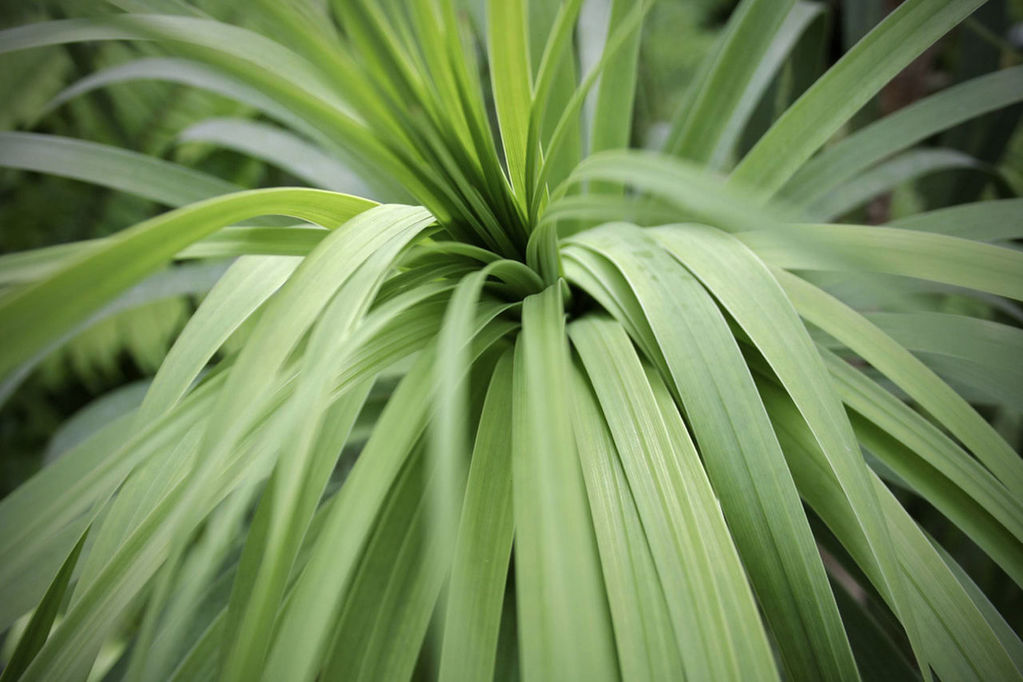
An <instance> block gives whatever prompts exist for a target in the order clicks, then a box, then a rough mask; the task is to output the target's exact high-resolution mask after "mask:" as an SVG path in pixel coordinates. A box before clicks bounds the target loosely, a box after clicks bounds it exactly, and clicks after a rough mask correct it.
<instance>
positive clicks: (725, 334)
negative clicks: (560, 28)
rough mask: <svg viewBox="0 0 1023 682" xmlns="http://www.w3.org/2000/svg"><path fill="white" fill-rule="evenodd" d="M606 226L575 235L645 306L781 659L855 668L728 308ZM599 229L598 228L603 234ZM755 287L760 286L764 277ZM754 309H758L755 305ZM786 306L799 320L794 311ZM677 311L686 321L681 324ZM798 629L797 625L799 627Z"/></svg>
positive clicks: (817, 671)
mask: <svg viewBox="0 0 1023 682" xmlns="http://www.w3.org/2000/svg"><path fill="white" fill-rule="evenodd" d="M611 229H612V228H611V227H605V228H602V229H599V230H594V231H590V232H589V233H583V234H581V235H577V236H576V238H575V240H577V241H578V242H579V243H581V244H583V245H586V246H587V247H588V248H591V249H594V250H595V251H596V250H598V249H599V253H602V254H604V257H606V258H609V259H610V260H611V261H612V262H613V263H615V265H616V267H617V268H618V269H619V270H620V271H621V273H622V276H623V277H624V278H625V280H626V281H627V282H628V283H629V286H630V287H631V288H632V290H633V292H634V295H635V297H636V303H637V304H638V309H637V310H636V311H635V313H633V315H634V316H636V315H642V316H644V317H645V318H646V320H647V321H648V322H649V324H650V327H651V331H652V335H653V338H652V339H650V340H649V341H647V344H648V345H649V346H651V347H655V348H657V351H656V352H657V353H658V354H660V353H663V357H664V363H665V365H666V367H667V370H668V371H669V372H670V376H671V377H672V379H673V385H674V387H675V390H676V391H677V395H678V396H679V397H680V398H681V401H682V405H683V407H684V408H685V410H686V413H687V416H688V417H689V418H690V420H691V423H692V425H693V431H694V437H695V438H696V441H697V443H698V444H699V445H700V449H701V452H703V454H704V459H705V463H706V467H707V473H708V474H709V475H710V480H711V482H712V483H713V484H714V487H715V490H716V492H717V494H718V495H719V496H720V498H721V504H722V509H723V510H724V513H725V518H726V519H728V520H729V521H730V523H731V526H732V529H733V533H734V535H735V539H736V544H737V546H738V548H739V551H740V553H741V555H742V557H743V561H744V564H745V565H746V567H747V570H748V571H749V573H750V578H751V581H752V583H753V587H754V589H755V591H756V593H757V596H758V598H759V600H760V601H761V603H762V604H763V605H764V609H765V616H766V618H767V621H768V623H769V624H770V626H771V628H772V630H773V631H774V632H775V633H776V637H777V638H778V641H779V646H780V647H781V653H782V660H783V661H784V663H785V665H786V669H787V670H788V671H790V674H792V675H795V676H797V677H800V678H805V679H812V678H814V677H818V678H819V677H820V676H822V675H823V676H826V677H832V676H838V677H842V676H846V677H850V678H853V679H855V677H856V673H855V666H854V664H853V661H852V655H851V652H850V651H849V649H848V644H847V643H846V642H845V640H844V635H843V634H842V631H841V625H840V621H839V618H838V611H837V608H836V607H835V606H834V601H833V597H832V596H831V594H830V589H829V587H828V584H827V578H826V576H825V573H824V568H823V566H822V565H821V563H820V559H819V557H818V556H817V553H816V551H815V549H814V543H813V538H812V535H811V533H810V528H809V525H808V524H807V522H806V519H805V516H804V515H803V512H802V509H801V508H800V506H799V503H798V494H797V492H796V489H795V487H794V485H793V484H792V481H791V478H789V475H788V473H787V472H786V471H785V467H784V464H783V461H784V460H783V457H782V453H781V451H780V450H779V448H778V445H777V441H776V440H775V437H774V434H773V433H772V432H771V428H770V423H769V421H768V420H767V415H766V413H765V412H764V410H763V407H762V406H761V405H760V402H759V399H758V396H757V394H756V389H755V387H754V385H753V380H752V377H751V376H750V374H749V370H748V369H747V368H746V366H745V362H744V361H743V359H742V356H741V353H740V351H739V348H738V345H737V343H736V342H735V339H734V338H733V337H732V334H731V332H730V331H729V330H728V326H727V324H726V322H725V320H724V318H723V317H722V315H721V313H720V312H719V311H718V309H717V307H716V306H715V305H714V303H713V301H712V299H711V298H710V296H709V295H708V294H707V292H706V291H704V289H703V287H701V286H700V284H699V283H698V282H697V281H696V279H694V278H693V277H692V276H691V275H689V274H688V273H687V272H686V271H685V270H684V269H682V267H681V266H680V265H679V264H678V263H675V262H673V259H672V258H671V256H669V255H668V254H667V253H664V252H663V250H661V249H660V247H659V246H658V244H657V243H656V242H654V241H653V240H652V239H651V238H650V237H648V236H646V235H644V234H643V233H642V232H640V231H639V230H638V229H637V228H634V227H633V228H627V226H614V229H615V231H614V232H611ZM707 229H708V230H709V229H710V228H707ZM675 231H676V230H674V229H672V228H660V230H659V232H658V237H660V238H661V241H662V243H665V244H667V245H669V248H670V250H671V252H672V253H674V254H676V255H677V254H678V253H679V252H680V251H682V250H684V249H683V248H681V247H679V246H678V245H677V242H676V241H674V240H672V239H670V238H669V237H670V236H672V235H673V233H674V232H675ZM602 233H603V238H601V236H598V235H601V234H602ZM611 235H614V236H613V237H612V236H611ZM723 238H727V236H726V235H725V236H724V237H723ZM695 258H697V256H694V259H695ZM684 262H686V263H689V260H688V259H686V261H684ZM748 265H749V264H748V263H744V265H743V267H741V268H733V267H724V268H722V267H721V266H720V265H719V264H717V263H713V264H712V266H711V267H712V268H714V269H719V272H721V273H725V272H727V273H732V272H733V270H737V271H739V272H742V271H743V270H745V269H748ZM691 267H692V266H691ZM761 267H762V266H761ZM693 270H694V271H695V272H697V274H698V275H699V276H700V277H701V278H704V277H705V276H707V275H706V273H705V269H703V268H701V269H699V270H698V269H697V268H695V267H694V268H693ZM651 272H658V273H659V275H658V278H657V279H656V280H655V279H653V278H652V277H650V276H649V275H648V274H645V273H651ZM754 272H755V271H754ZM730 276H733V277H734V275H730ZM750 276H751V277H752V275H750ZM662 280H663V283H662ZM719 280H720V276H718V277H714V279H713V284H714V285H716V286H711V285H708V288H710V289H711V291H712V292H713V293H715V294H718V295H719V296H720V295H721V294H720V293H719V292H718V288H720V284H719ZM704 282H705V283H706V279H705V280H704ZM736 287H737V289H736V290H737V291H739V290H741V291H742V292H744V293H743V297H744V298H745V297H746V296H747V295H748V292H746V287H742V288H741V289H740V287H739V285H738V284H736ZM750 288H752V289H754V290H761V289H763V286H762V282H757V286H755V287H750ZM669 292H671V293H669ZM723 293H724V294H728V298H727V300H726V308H729V310H730V312H732V313H733V315H734V314H736V312H735V310H733V309H732V306H733V305H734V296H732V295H731V292H730V291H725V292H723ZM669 301H677V303H674V304H673V303H669ZM764 304H765V303H764V301H761V302H759V305H764ZM683 310H684V313H683ZM756 314H757V315H760V314H762V313H760V310H759V308H757V313H756ZM790 316H791V318H792V319H793V320H795V315H794V314H791V313H790ZM771 317H772V319H773V318H774V317H777V315H772V316H771ZM680 319H685V320H686V322H685V323H683V324H680V323H679V321H678V320H680ZM743 320H744V321H745V323H746V324H750V325H752V324H754V323H758V324H763V323H762V322H757V320H756V319H755V318H754V317H747V316H743ZM795 321H796V323H797V324H798V320H795ZM633 324H635V323H633ZM761 335H762V334H761ZM804 335H805V332H804ZM796 338H798V337H796ZM806 343H807V344H809V339H808V338H807V339H806ZM649 352H650V351H648V353H649ZM710 368H714V370H713V371H712V370H711V369H710ZM800 379H802V380H804V381H805V380H806V379H805V377H800ZM726 396H727V397H726ZM835 402H836V405H837V401H835ZM847 428H848V427H847ZM850 437H851V433H850ZM850 439H851V438H850ZM832 447H834V446H833V445H832ZM839 452H841V451H840V450H839ZM848 475H849V474H848V473H847V474H846V476H848ZM768 482H769V483H768ZM754 500H755V504H752V503H751V502H753V501H754ZM765 536H767V537H771V538H772V540H771V542H770V543H769V545H770V546H771V547H772V548H774V549H773V550H771V551H765V543H764V542H763V538H764V537H765ZM807 588H809V589H811V590H813V594H814V597H813V598H812V599H810V600H809V601H808V602H804V601H803V600H802V598H801V596H800V595H801V594H805V591H806V590H807ZM796 632H798V633H801V634H800V635H798V636H796V635H794V634H793V633H796ZM782 633H789V634H782ZM843 649H844V651H843ZM822 671H829V672H827V673H824V672H822Z"/></svg>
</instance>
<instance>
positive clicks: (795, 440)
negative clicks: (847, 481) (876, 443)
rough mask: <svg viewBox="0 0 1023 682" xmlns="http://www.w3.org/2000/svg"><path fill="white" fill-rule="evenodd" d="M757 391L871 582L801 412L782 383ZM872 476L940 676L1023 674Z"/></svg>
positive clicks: (807, 486)
mask: <svg viewBox="0 0 1023 682" xmlns="http://www.w3.org/2000/svg"><path fill="white" fill-rule="evenodd" d="M760 389H761V391H762V393H763V394H764V404H765V405H767V407H768V410H769V412H770V413H771V419H772V421H773V422H774V425H775V430H776V432H777V433H778V437H779V439H780V440H781V442H782V449H783V451H784V452H785V457H786V459H787V460H788V462H789V466H790V468H791V470H792V473H793V476H794V477H795V479H796V485H797V486H798V487H799V490H800V493H801V494H802V495H803V496H804V498H805V499H806V501H807V503H808V504H809V505H810V506H811V507H813V509H814V511H815V512H817V514H818V515H820V517H821V519H822V520H823V521H824V522H825V523H827V524H828V526H829V527H830V528H831V530H832V531H833V532H835V533H836V535H839V536H844V541H843V545H844V546H845V548H846V549H847V550H848V551H849V553H850V554H851V555H852V556H853V557H854V559H855V560H856V563H857V564H858V565H859V566H860V568H861V569H863V571H864V572H866V573H867V575H868V576H869V577H870V579H871V582H873V583H874V585H879V583H878V576H877V575H876V569H875V565H874V564H873V562H872V560H871V559H869V558H868V557H867V556H866V554H865V551H866V548H865V547H864V546H863V545H862V544H861V543H860V542H859V541H857V540H856V539H855V538H853V537H852V536H851V535H848V534H845V533H844V532H843V529H845V528H847V527H848V525H849V524H850V523H852V522H853V521H852V519H851V518H850V513H851V510H850V509H849V508H848V507H847V506H846V504H845V502H844V500H843V499H842V496H841V494H840V493H839V492H838V488H837V487H836V483H835V480H834V478H833V477H832V476H831V475H830V474H829V473H828V472H827V471H826V470H825V469H823V468H822V467H821V466H820V464H819V462H820V459H819V453H818V454H815V453H814V450H815V449H817V445H816V444H815V443H814V440H813V437H812V435H811V434H810V432H809V430H808V429H807V428H806V425H805V423H804V422H803V420H802V418H801V417H800V416H799V414H798V412H797V411H796V409H795V407H794V406H793V405H792V403H791V401H789V400H788V398H787V397H786V396H785V395H784V393H783V392H782V391H781V390H780V389H778V388H776V387H774V386H771V385H769V384H768V383H766V382H765V383H763V384H760ZM870 476H871V479H872V484H873V487H874V490H875V491H876V494H877V496H878V500H879V502H880V503H881V505H882V509H881V510H882V511H883V513H884V516H885V518H886V519H887V520H888V523H889V524H890V525H891V529H892V530H891V532H892V534H893V536H894V540H895V542H896V546H897V547H898V548H899V560H900V564H901V566H902V570H903V573H904V576H905V579H906V582H907V584H908V586H909V587H910V592H909V594H910V597H911V599H912V607H913V609H914V610H915V611H916V612H917V613H918V614H919V617H918V619H917V622H918V624H919V626H920V628H921V629H922V632H923V634H924V637H923V638H922V640H921V643H922V645H923V647H924V655H925V658H926V660H927V662H928V663H929V664H930V665H931V666H933V668H934V671H935V673H937V675H938V677H940V678H941V679H962V680H978V681H979V680H990V679H1007V680H1008V679H1012V680H1019V679H1021V678H1023V675H1021V674H1020V672H1019V671H1018V670H1017V669H1016V668H1015V666H1014V665H1013V663H1012V660H1011V659H1010V658H1009V656H1008V655H1007V653H1006V651H1005V649H1004V648H1003V646H1002V644H1001V642H1000V641H999V639H998V636H997V635H996V634H995V633H994V632H993V631H992V629H991V626H990V625H989V624H988V622H987V621H986V619H985V618H984V616H983V614H982V613H981V611H980V610H979V608H978V606H977V605H976V604H975V603H974V602H973V601H972V600H971V599H970V597H969V594H968V593H967V592H966V591H965V590H964V588H963V587H962V585H961V584H960V583H959V582H958V580H957V579H956V578H955V576H954V575H953V573H952V572H951V571H950V570H949V569H948V567H947V566H946V565H945V563H944V562H943V561H942V559H941V557H940V556H939V555H938V553H937V552H936V551H935V549H934V548H933V547H932V546H931V544H930V542H928V540H927V538H926V537H925V536H924V534H923V533H922V532H921V530H920V529H919V527H918V526H917V525H916V522H915V521H913V519H912V518H911V517H910V516H909V514H907V513H906V511H905V510H904V509H903V508H902V506H901V505H900V504H899V502H898V500H896V499H895V497H894V495H892V493H891V492H889V491H888V489H887V488H886V487H885V486H884V484H883V483H882V482H881V481H880V479H878V478H877V476H876V475H874V474H873V473H871V474H870ZM879 589H880V592H881V596H882V598H884V599H885V601H887V602H888V604H889V606H893V603H892V598H891V595H890V593H888V592H887V591H886V590H885V589H883V588H882V587H879Z"/></svg>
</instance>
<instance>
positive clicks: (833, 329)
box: [775, 270, 1023, 490]
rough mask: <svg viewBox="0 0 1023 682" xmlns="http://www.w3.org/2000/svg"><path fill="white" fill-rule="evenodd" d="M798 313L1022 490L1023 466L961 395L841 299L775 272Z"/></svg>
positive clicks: (1007, 483) (1009, 485) (1012, 486)
mask: <svg viewBox="0 0 1023 682" xmlns="http://www.w3.org/2000/svg"><path fill="white" fill-rule="evenodd" d="M775 276H776V277H777V278H778V281H779V282H780V283H781V284H782V286H784V287H785V292H786V293H787V294H788V296H789V298H790V299H791V301H792V303H793V305H794V306H795V308H796V310H798V311H799V314H800V315H802V316H803V317H804V318H805V319H806V320H807V321H808V322H810V323H812V324H814V325H816V326H818V327H820V328H821V329H823V330H824V331H826V332H827V333H828V334H831V335H832V336H834V337H835V338H836V339H838V340H839V341H841V342H842V343H843V344H844V345H845V346H847V347H848V348H850V349H851V350H852V351H853V352H855V353H856V354H857V355H859V356H860V357H862V358H863V359H864V360H866V361H867V362H869V363H870V364H871V365H873V366H874V367H875V368H877V369H878V370H879V371H880V372H882V373H883V374H884V375H885V376H887V377H888V378H890V379H891V380H892V381H893V382H895V384H896V385H897V386H899V387H900V388H902V389H903V390H904V391H906V392H907V393H908V394H909V395H910V396H911V397H912V398H913V399H914V400H916V401H917V402H918V403H919V404H920V406H921V407H922V408H923V409H925V410H927V412H929V413H930V414H931V415H932V416H934V417H935V418H936V419H937V420H938V421H939V422H940V423H941V424H943V425H944V426H945V428H947V429H948V430H949V431H950V432H951V433H952V434H953V435H955V436H956V437H957V438H959V439H960V440H961V441H962V442H963V443H964V444H965V445H966V446H967V447H969V448H970V449H971V450H972V451H973V454H974V455H976V456H977V458H978V459H979V460H980V461H981V462H983V463H984V464H985V466H987V467H988V468H989V469H990V470H991V472H992V473H993V474H994V475H995V476H997V477H998V479H999V480H1000V481H1001V482H1002V483H1003V484H1004V485H1005V486H1006V487H1007V488H1008V489H1009V490H1020V489H1023V462H1021V461H1020V459H1019V457H1018V455H1017V454H1016V453H1015V452H1014V451H1013V449H1012V448H1011V447H1010V446H1009V444H1008V443H1006V442H1005V440H1003V439H1002V437H1001V436H999V435H998V433H997V432H996V431H995V430H994V428H992V427H991V425H990V424H988V423H987V422H986V421H985V420H984V419H983V417H981V416H980V415H979V414H978V413H977V411H976V410H974V409H973V408H972V407H971V406H970V405H969V404H968V403H967V402H966V401H965V400H963V398H962V397H960V396H959V394H957V393H956V392H955V391H953V390H952V389H951V388H950V387H949V386H948V385H947V384H946V383H945V382H943V381H942V380H941V379H940V378H938V377H937V376H936V375H935V374H934V373H933V372H932V371H931V370H929V369H928V368H927V367H926V366H925V365H924V364H923V363H922V362H920V361H919V360H917V359H916V358H915V357H913V355H912V353H910V352H909V351H907V350H906V349H905V348H903V347H902V346H900V345H899V344H898V343H896V342H895V341H894V340H892V339H891V337H889V336H888V335H887V334H885V333H884V332H883V331H881V330H880V329H878V328H877V327H876V326H874V325H873V324H871V322H870V321H869V320H867V319H866V318H864V317H863V316H862V315H860V314H859V313H857V312H856V311H855V310H853V309H852V308H849V307H848V306H846V305H845V304H844V303H842V302H841V301H839V300H838V299H836V298H834V297H832V296H831V295H829V294H827V293H826V292H824V291H821V290H820V289H818V288H817V287H815V286H813V285H812V284H809V283H807V282H805V281H803V280H801V279H799V278H798V277H796V276H795V275H790V274H788V273H786V272H783V271H777V270H776V271H775Z"/></svg>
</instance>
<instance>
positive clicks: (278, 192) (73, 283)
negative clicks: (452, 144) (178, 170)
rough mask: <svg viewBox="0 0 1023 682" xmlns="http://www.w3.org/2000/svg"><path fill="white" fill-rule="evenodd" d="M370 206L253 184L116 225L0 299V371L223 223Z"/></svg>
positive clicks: (337, 217)
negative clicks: (96, 244) (99, 240)
mask: <svg viewBox="0 0 1023 682" xmlns="http://www.w3.org/2000/svg"><path fill="white" fill-rule="evenodd" d="M372 206H373V203H372V202H370V201H369V200H367V199H360V198H357V197H350V196H347V195H344V194H335V193H332V192H325V191H321V190H311V189H308V190H307V189H267V190H253V191H250V192H238V193H235V194H231V195H228V196H225V197H219V198H215V199H209V200H207V201H204V202H200V203H198V204H193V205H190V206H187V207H184V208H180V209H177V210H175V211H171V212H170V213H165V214H163V215H161V216H157V217H155V218H152V219H150V220H147V221H145V222H142V223H139V224H138V225H136V226H134V227H132V228H130V229H127V230H124V231H122V232H119V233H118V234H117V235H115V236H113V237H110V238H109V239H108V240H107V241H105V242H103V246H102V247H101V248H97V249H91V250H89V251H88V252H87V253H86V254H84V255H83V256H82V257H80V258H77V259H75V260H74V261H73V262H72V263H70V264H69V265H68V266H67V267H65V268H63V269H61V270H60V271H59V272H57V273H56V274H54V275H52V276H50V277H49V278H47V279H45V280H43V281H41V282H38V283H35V284H31V285H28V286H25V287H23V288H21V289H19V290H18V291H15V292H13V293H11V294H10V295H8V296H5V297H3V299H0V320H2V323H0V335H2V336H3V337H4V339H6V341H5V343H4V346H3V350H2V351H0V376H5V375H7V374H8V373H9V372H10V371H11V370H12V369H14V367H16V366H17V365H18V364H20V363H22V362H24V361H25V360H27V359H28V358H29V357H31V355H32V353H33V352H34V351H35V350H36V349H37V348H39V347H40V346H42V345H43V344H44V343H46V342H48V341H51V340H52V339H54V338H57V337H58V336H60V334H62V333H64V332H66V331H67V330H68V329H70V328H71V327H72V326H73V325H74V324H75V323H77V322H79V321H80V320H82V319H84V318H86V317H87V316H88V315H90V314H91V313H93V312H94V311H96V310H97V309H99V308H100V307H101V306H102V305H103V304H104V303H106V302H107V301H109V300H110V299H112V298H113V297H114V296H116V295H117V294H118V293H120V292H121V291H122V290H124V289H126V288H127V287H129V286H131V285H132V284H134V283H135V282H138V281H139V280H141V279H142V278H143V277H145V276H146V275H147V274H149V273H150V272H152V271H153V270H155V269H157V268H158V267H160V266H162V265H164V264H166V263H167V262H168V261H170V259H171V258H172V257H173V256H174V254H175V253H177V252H178V251H180V250H181V249H183V248H184V247H185V246H187V245H189V244H191V243H192V242H195V241H197V240H199V239H201V238H202V237H205V236H206V235H208V234H210V233H212V232H213V231H214V230H216V229H217V228H219V227H223V226H224V225H225V224H229V223H232V222H236V221H238V220H243V219H245V218H250V217H253V216H257V215H266V214H272V213H277V214H292V215H293V216H294V217H296V218H301V219H303V220H309V221H311V222H317V223H320V224H323V225H324V226H325V227H331V228H332V227H336V226H337V225H339V224H340V223H342V222H344V221H345V220H347V219H348V218H350V217H352V216H353V215H356V214H358V213H361V212H362V211H365V210H366V209H368V208H370V207H372ZM40 310H46V311H47V315H46V317H45V319H43V320H40V319H39V318H38V311H40Z"/></svg>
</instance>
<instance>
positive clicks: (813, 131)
mask: <svg viewBox="0 0 1023 682" xmlns="http://www.w3.org/2000/svg"><path fill="white" fill-rule="evenodd" d="M983 2H984V0H907V1H906V2H903V3H902V4H901V5H899V6H898V7H897V8H896V9H895V10H894V11H892V12H891V14H889V15H888V16H887V17H885V19H884V21H882V22H881V23H880V24H879V25H878V26H877V28H875V29H874V30H873V31H871V32H870V33H868V34H867V35H866V36H865V37H864V38H863V39H862V40H860V41H859V42H858V43H856V45H855V46H854V47H853V48H852V49H851V50H849V52H847V53H846V54H845V56H843V57H842V58H841V59H840V60H838V63H836V64H835V65H834V66H833V67H831V69H829V70H828V72H827V73H825V74H824V75H823V76H822V77H821V78H820V79H819V80H817V82H815V83H814V84H813V85H812V86H811V87H810V89H809V90H807V91H806V93H805V94H803V96H802V97H800V98H799V99H798V100H797V101H796V103H795V104H793V105H792V106H791V107H789V109H788V110H787V111H786V112H785V113H784V114H783V115H782V117H781V118H780V119H778V121H777V122H776V123H775V124H774V125H773V126H771V129H770V130H768V131H767V134H765V135H764V136H763V137H762V138H761V139H760V141H759V142H758V143H757V144H756V146H755V147H753V149H752V150H751V151H750V153H749V154H747V155H746V157H745V158H744V159H743V160H742V162H741V163H740V164H739V165H738V166H737V167H736V169H735V171H734V172H733V173H732V175H731V178H730V181H731V182H734V183H736V184H738V185H740V186H745V187H755V188H757V191H758V192H759V193H760V195H761V196H762V197H763V198H765V199H766V198H768V197H770V196H771V195H773V194H774V193H775V192H777V191H778V189H780V188H781V187H782V186H783V185H784V184H785V183H786V182H787V181H788V180H789V178H791V177H792V176H793V175H794V174H795V173H796V171H798V170H799V168H800V167H801V166H802V165H803V164H804V163H805V162H806V160H807V159H809V158H810V156H812V155H813V153H814V152H816V151H817V150H818V149H820V147H821V146H822V145H823V144H824V143H825V142H827V141H828V139H829V138H830V137H831V136H832V135H834V134H835V133H836V132H837V131H838V130H839V128H841V127H842V126H843V125H844V124H845V123H846V121H848V120H849V119H850V118H851V117H852V115H853V114H855V113H856V111H857V110H859V108H860V107H862V106H863V105H864V104H866V103H867V102H868V101H869V100H870V98H871V97H873V96H874V95H875V94H877V92H878V91H879V90H880V89H881V88H882V87H883V86H884V85H885V84H886V83H887V82H888V81H889V80H891V79H892V78H893V77H894V76H895V75H896V74H898V73H899V72H900V71H902V69H903V68H905V67H906V66H908V65H909V63H910V62H911V61H913V60H914V59H915V58H916V57H917V56H919V55H920V53H922V52H923V51H924V50H925V49H927V48H928V47H930V46H931V45H932V44H933V43H934V42H935V41H937V40H938V38H940V37H941V36H943V35H944V34H945V33H947V32H948V31H949V30H951V29H952V28H953V27H954V26H955V25H956V24H958V23H959V22H960V21H962V20H963V19H965V18H966V17H967V16H969V15H970V13H971V12H973V10H975V9H977V8H978V7H979V6H980V5H982V4H983Z"/></svg>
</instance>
